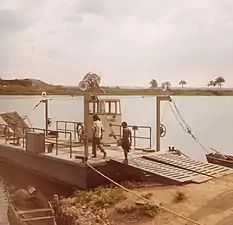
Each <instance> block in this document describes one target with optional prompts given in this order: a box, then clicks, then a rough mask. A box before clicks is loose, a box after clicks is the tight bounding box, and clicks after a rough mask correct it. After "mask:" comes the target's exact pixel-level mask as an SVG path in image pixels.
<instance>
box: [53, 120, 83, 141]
mask: <svg viewBox="0 0 233 225" xmlns="http://www.w3.org/2000/svg"><path fill="white" fill-rule="evenodd" d="M79 124H82V125H83V126H84V123H83V122H75V121H68V120H58V121H56V130H57V131H64V132H71V133H72V134H73V138H74V140H77V136H78V134H77V126H78V125H79ZM61 125H64V126H63V128H61ZM69 125H71V126H72V129H71V128H69ZM65 137H66V135H65Z"/></svg>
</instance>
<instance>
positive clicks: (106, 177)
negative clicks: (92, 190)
mask: <svg viewBox="0 0 233 225" xmlns="http://www.w3.org/2000/svg"><path fill="white" fill-rule="evenodd" d="M86 165H87V166H88V167H90V168H91V169H92V170H94V171H95V172H96V173H98V174H99V175H101V176H102V177H104V178H105V179H107V180H109V181H110V182H112V183H113V184H115V185H116V186H118V187H120V188H122V189H123V190H125V191H126V192H129V193H130V194H132V195H134V196H136V197H138V198H140V199H142V200H144V201H145V202H147V203H148V204H151V205H155V206H156V207H158V208H160V209H162V210H164V211H167V212H169V213H171V214H173V215H175V216H178V217H180V218H182V219H184V220H186V221H188V222H191V223H193V224H197V225H202V224H201V223H199V222H197V221H195V220H192V219H191V218H188V217H186V216H184V215H182V214H179V213H176V212H174V211H172V210H171V209H168V208H166V207H163V206H161V205H159V204H156V203H154V202H152V201H150V200H148V199H146V198H144V197H142V196H140V195H139V194H137V193H135V192H133V191H131V190H129V189H128V188H126V187H124V186H122V185H121V184H119V183H117V182H116V181H114V180H112V179H111V178H109V177H108V176H106V175H104V174H103V173H101V172H100V171H99V170H97V169H95V168H94V167H93V166H92V165H90V164H89V163H88V162H86Z"/></svg>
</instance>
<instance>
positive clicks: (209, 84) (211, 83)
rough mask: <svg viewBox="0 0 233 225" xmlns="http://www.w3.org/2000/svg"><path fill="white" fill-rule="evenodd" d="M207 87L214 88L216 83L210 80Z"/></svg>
mask: <svg viewBox="0 0 233 225" xmlns="http://www.w3.org/2000/svg"><path fill="white" fill-rule="evenodd" d="M207 86H208V87H215V86H216V82H215V81H213V80H210V81H209V82H208V84H207Z"/></svg>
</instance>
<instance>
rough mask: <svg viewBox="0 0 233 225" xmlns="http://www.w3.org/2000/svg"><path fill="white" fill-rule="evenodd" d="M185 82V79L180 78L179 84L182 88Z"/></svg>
mask: <svg viewBox="0 0 233 225" xmlns="http://www.w3.org/2000/svg"><path fill="white" fill-rule="evenodd" d="M185 84H187V83H186V81H185V80H180V82H179V85H181V87H182V88H183V87H184V85H185Z"/></svg>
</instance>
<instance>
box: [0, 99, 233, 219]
mask: <svg viewBox="0 0 233 225" xmlns="http://www.w3.org/2000/svg"><path fill="white" fill-rule="evenodd" d="M113 98H118V97H113ZM119 98H120V99H121V106H122V114H123V120H126V121H127V122H128V123H129V124H132V125H146V126H151V127H152V129H153V130H154V127H155V116H156V114H155V98H154V97H144V98H142V97H119ZM40 99H41V97H35V96H33V97H30V96H27V97H24V96H10V97H9V96H0V112H8V111H17V112H18V113H19V114H20V115H28V116H29V118H30V122H31V124H32V126H33V127H43V126H44V107H43V105H40V106H39V107H38V108H37V109H36V110H34V111H32V108H33V107H34V106H35V104H37V102H38V101H39V100H40ZM51 99H52V100H51V101H50V103H49V117H51V118H52V119H53V120H54V121H56V120H73V121H83V107H82V103H83V102H82V98H81V97H78V98H76V97H75V98H72V97H64V96H51ZM173 99H174V100H175V102H176V105H177V106H178V108H179V110H180V112H181V114H182V116H183V117H184V119H185V121H186V122H187V123H188V125H189V126H190V127H191V128H192V131H193V133H194V134H195V136H196V137H197V139H198V140H199V141H200V142H201V143H202V144H203V145H204V146H205V147H206V148H210V147H213V148H216V149H219V150H221V151H222V152H224V153H230V154H233V150H232V149H231V147H232V144H233V138H232V134H233V101H232V97H174V98H173ZM161 115H162V119H163V120H162V123H163V124H164V125H166V127H167V135H166V136H165V137H164V138H163V139H162V142H161V146H162V147H161V148H162V149H163V150H166V149H167V148H168V146H175V147H176V148H177V149H180V150H182V151H183V152H184V153H186V154H187V155H189V156H190V157H192V158H194V159H199V160H204V154H205V152H204V150H203V149H202V148H201V147H200V146H199V145H198V144H197V143H196V142H195V140H193V139H192V138H191V137H190V136H189V135H188V134H186V133H185V132H184V131H183V130H182V128H181V127H180V125H179V123H178V122H177V120H176V119H175V117H174V115H173V114H172V112H171V110H170V107H169V105H168V104H166V103H162V109H161ZM53 126H54V124H53ZM153 143H154V138H153ZM147 144H148V143H147ZM3 170H4V169H3ZM1 174H2V171H0V177H1ZM4 180H5V178H4ZM4 193H5V192H4V182H3V179H1V178H0V214H2V216H0V224H7V223H4V221H5V216H4V209H5V207H6V203H5V201H6V200H5V199H6V197H5V194H4ZM2 212H3V213H2Z"/></svg>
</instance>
